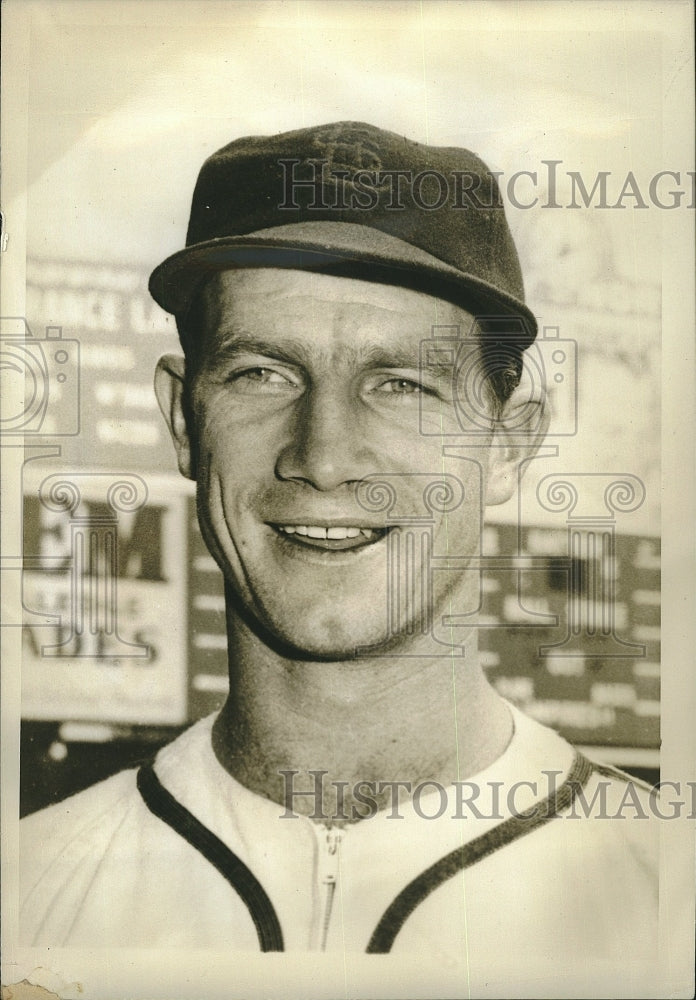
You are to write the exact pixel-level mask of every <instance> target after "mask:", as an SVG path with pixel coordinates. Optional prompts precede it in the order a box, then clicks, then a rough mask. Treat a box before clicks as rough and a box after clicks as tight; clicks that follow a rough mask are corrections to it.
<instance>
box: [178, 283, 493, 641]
mask: <svg viewBox="0 0 696 1000" xmlns="http://www.w3.org/2000/svg"><path fill="white" fill-rule="evenodd" d="M204 295H205V310H204V312H205V318H206V331H205V343H204V350H203V357H202V361H201V363H200V365H199V366H198V369H197V372H196V375H195V378H194V381H193V384H192V387H191V406H192V412H193V421H194V424H195V433H196V436H197V448H196V451H197V456H198V458H197V467H196V469H195V470H194V473H195V477H196V479H197V481H198V505H199V517H200V522H201V529H202V531H203V535H204V537H205V540H206V542H207V544H208V547H209V548H210V550H211V552H212V554H213V556H214V557H215V559H216V560H217V562H218V564H219V565H220V567H221V569H222V571H223V573H224V575H225V578H226V580H227V581H228V590H230V589H231V592H232V593H233V595H234V597H235V601H236V602H237V604H238V605H241V607H242V608H243V609H244V610H245V613H246V614H247V616H248V615H249V614H250V615H251V616H252V617H253V618H254V619H255V620H256V621H257V622H259V623H261V625H262V626H263V627H264V629H265V630H266V631H268V632H270V633H271V635H272V636H274V637H275V639H276V640H280V642H281V643H282V644H284V645H286V646H290V647H292V649H293V650H295V651H296V652H299V653H300V654H301V655H303V656H310V657H311V656H315V657H327V658H332V659H334V658H335V659H344V658H348V657H351V656H353V655H354V654H355V650H356V647H364V646H366V645H371V644H378V643H381V642H383V641H384V640H385V638H386V637H387V635H388V634H389V633H392V636H393V633H394V631H397V632H399V633H401V634H403V635H407V634H409V632H412V631H413V628H414V623H416V624H415V629H416V632H418V631H419V630H420V627H421V624H420V623H421V621H422V620H423V618H424V616H425V617H426V618H427V616H428V615H429V614H430V611H431V609H432V611H433V612H434V614H435V616H436V617H435V620H436V621H438V620H439V617H438V616H440V617H441V616H442V615H443V614H445V613H456V612H457V611H465V610H471V597H470V595H469V596H467V595H466V593H465V592H466V589H467V587H470V585H471V582H472V581H471V579H470V578H471V577H472V575H473V576H475V574H471V573H468V574H462V573H461V572H454V571H444V572H443V571H440V572H435V573H432V572H430V570H429V569H428V566H427V553H426V551H425V549H426V548H427V547H428V546H429V547H430V548H431V551H432V552H433V553H434V554H438V555H448V554H449V555H451V556H452V557H453V558H457V557H458V559H459V561H460V562H461V560H462V559H464V560H466V557H468V556H471V555H472V554H475V553H477V552H478V547H479V540H480V532H481V520H482V517H481V515H482V505H483V484H484V483H485V476H486V472H487V466H488V448H487V447H486V445H487V443H488V439H487V438H481V437H479V438H478V441H477V443H478V445H479V447H476V448H471V449H470V450H469V452H468V453H466V455H461V454H459V455H457V456H456V457H449V458H448V457H444V456H443V443H444V442H445V441H448V442H449V443H452V442H453V441H454V443H456V440H457V439H456V438H454V439H453V438H451V437H450V438H443V437H441V436H439V434H438V433H428V434H424V433H422V429H423V428H424V427H425V428H427V429H429V430H431V431H432V430H433V429H435V430H437V429H441V432H442V434H443V435H446V434H451V433H459V434H461V432H462V430H461V411H460V415H459V419H458V418H457V414H456V412H455V410H456V400H455V399H454V398H453V397H454V395H455V394H454V393H453V386H452V378H451V373H448V371H447V367H446V366H444V367H438V368H433V369H432V370H421V368H420V365H419V354H420V345H421V341H423V340H424V339H426V338H429V337H432V336H433V334H432V328H433V326H434V325H459V327H460V329H461V333H462V335H466V334H468V333H469V331H470V328H471V324H472V317H471V316H469V315H468V314H466V313H463V311H462V310H460V309H458V308H457V307H455V306H453V305H450V304H448V303H445V302H443V301H441V300H438V299H435V298H433V297H431V296H428V295H424V294H421V293H419V292H415V291H411V290H408V289H404V288H399V287H392V286H386V285H380V284H376V283H375V284H373V283H371V282H365V281H358V280H353V279H348V278H338V277H332V276H327V275H314V274H311V273H307V272H301V271H286V270H275V269H260V270H243V271H236V272H233V271H228V272H224V273H222V274H220V275H219V276H217V277H216V278H215V279H214V280H213V281H212V282H211V283H210V284H209V285H208V286H207V288H206V289H205V292H204ZM202 335H203V334H202ZM448 335H449V336H451V335H452V334H451V332H450V333H449V334H448ZM481 445H483V446H484V447H481ZM448 477H449V478H448ZM451 477H456V482H455V480H454V479H453V478H451ZM380 479H381V480H382V482H387V483H388V484H389V486H390V488H391V489H392V490H393V491H395V499H394V502H393V503H391V504H390V505H386V506H387V509H385V504H383V503H382V504H381V505H380V503H379V502H378V501H379V496H380V494H379V493H375V490H378V489H379V488H378V486H377V481H378V480H380ZM445 480H446V481H447V482H448V483H449V485H450V486H456V491H459V495H460V502H459V503H458V505H457V502H456V500H455V501H454V502H453V503H451V504H450V506H456V509H453V510H451V511H450V512H448V513H447V512H445V513H442V512H441V511H439V510H438V503H437V496H436V494H434V495H433V496H435V499H436V502H435V504H434V505H433V504H432V503H431V504H430V505H428V504H427V503H426V502H424V496H425V493H424V491H425V490H426V488H427V487H429V486H431V485H432V486H434V488H435V489H436V490H437V488H438V486H437V484H438V483H439V484H442V483H443V481H445ZM456 491H455V492H456ZM381 496H382V497H384V492H382V494H381ZM439 506H440V507H442V506H443V505H442V503H440V504H439ZM444 506H445V507H446V506H447V504H445V505H444ZM390 512H391V513H390ZM395 517H398V518H399V523H400V524H401V525H402V527H401V528H399V527H398V526H396V525H395V521H394V518H395ZM419 519H420V520H419ZM409 522H410V523H409ZM404 526H405V527H404ZM414 526H415V527H414ZM398 531H401V533H402V534H401V538H402V540H405V535H404V532H406V531H411V532H412V534H413V540H412V542H408V544H405V542H404V544H403V545H401V546H400V553H401V554H400V555H399V556H395V555H394V553H395V551H396V549H395V548H394V537H393V532H398ZM390 534H391V535H392V538H391V540H390ZM424 535H427V536H428V539H427V540H426V541H425V542H423V536H424ZM395 558H398V559H399V560H401V563H400V565H399V566H396V569H395V566H394V560H395ZM390 562H391V566H392V575H391V581H390V574H389V566H390ZM394 573H396V576H395V575H394ZM397 579H398V580H399V581H401V582H400V583H399V584H398V585H397V584H396V583H395V580H397ZM395 586H396V587H397V589H398V588H401V587H403V588H405V590H404V593H403V594H400V595H398V597H397V595H395V594H394V592H393V591H394V588H395ZM395 599H396V600H397V603H399V602H400V608H401V610H400V612H399V614H398V615H396V614H395V613H394V610H393V609H394V601H395ZM390 602H391V605H390ZM462 602H464V603H466V604H467V605H468V606H467V607H463V606H462ZM390 606H391V608H392V611H391V618H389V619H388V615H389V614H390V612H389V608H390ZM388 620H389V621H390V622H391V624H388ZM397 646H398V640H397Z"/></svg>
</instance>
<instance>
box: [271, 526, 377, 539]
mask: <svg viewBox="0 0 696 1000" xmlns="http://www.w3.org/2000/svg"><path fill="white" fill-rule="evenodd" d="M278 528H279V530H280V531H283V532H284V533H285V534H286V535H306V536H307V538H335V539H344V538H357V537H358V536H359V535H364V536H365V538H373V537H374V534H375V533H374V531H373V530H372V528H344V527H338V526H337V527H335V528H321V527H320V526H319V525H318V524H279V525H278Z"/></svg>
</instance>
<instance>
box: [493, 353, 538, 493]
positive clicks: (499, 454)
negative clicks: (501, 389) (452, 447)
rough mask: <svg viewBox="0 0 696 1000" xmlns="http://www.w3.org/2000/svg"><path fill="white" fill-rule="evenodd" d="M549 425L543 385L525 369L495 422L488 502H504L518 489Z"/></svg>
mask: <svg viewBox="0 0 696 1000" xmlns="http://www.w3.org/2000/svg"><path fill="white" fill-rule="evenodd" d="M548 426H549V408H548V405H547V397H546V393H545V392H544V390H543V388H542V387H541V386H538V385H534V384H533V383H532V380H531V378H530V377H529V375H528V374H527V368H526V366H525V367H524V369H523V373H522V378H521V380H520V384H519V385H518V386H517V388H516V389H515V391H514V392H513V393H512V395H511V396H510V398H509V399H508V400H507V402H506V403H505V405H504V406H503V411H502V413H501V414H500V415H499V416H498V417H497V418H496V420H495V421H494V423H493V438H492V440H491V448H490V453H489V460H488V473H487V480H486V505H487V506H495V505H497V504H501V503H505V502H506V501H507V500H509V499H510V497H512V496H513V495H514V493H515V490H516V488H517V484H518V482H519V481H520V478H521V474H520V466H521V465H522V463H523V462H524V468H523V469H522V475H523V474H524V471H525V469H526V466H527V463H528V461H529V459H531V458H533V457H534V455H536V453H537V451H538V450H539V447H540V445H541V443H542V442H543V440H544V438H545V437H546V432H547V430H548Z"/></svg>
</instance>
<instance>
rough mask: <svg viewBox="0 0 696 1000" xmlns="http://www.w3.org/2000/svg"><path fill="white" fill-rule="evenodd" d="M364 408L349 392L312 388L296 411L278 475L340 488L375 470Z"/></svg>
mask: <svg viewBox="0 0 696 1000" xmlns="http://www.w3.org/2000/svg"><path fill="white" fill-rule="evenodd" d="M373 466H374V462H373V461H371V451H370V447H369V445H368V443H367V441H366V437H365V433H364V428H363V427H362V426H361V420H360V414H359V407H358V405H356V404H355V403H354V402H353V401H352V400H351V399H350V398H349V396H348V395H347V394H341V393H340V392H336V391H334V390H331V389H328V388H326V389H317V388H313V389H311V390H310V391H309V392H308V393H307V394H306V395H305V397H304V399H303V401H302V404H301V405H300V406H299V407H298V408H297V410H296V412H295V414H294V422H293V427H292V431H291V437H290V440H289V441H288V443H287V444H286V446H285V447H284V448H283V450H282V451H281V453H280V455H279V456H278V460H277V462H276V474H277V476H278V478H279V479H285V480H295V481H297V482H303V483H307V484H309V485H310V486H313V487H314V488H315V489H317V490H321V491H329V490H335V489H337V488H338V487H340V486H343V485H345V484H346V483H353V482H357V481H359V480H360V479H362V478H363V477H364V476H365V475H367V474H368V473H369V472H373V471H375V470H374V468H373Z"/></svg>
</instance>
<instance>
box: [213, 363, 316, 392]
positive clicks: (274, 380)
mask: <svg viewBox="0 0 696 1000" xmlns="http://www.w3.org/2000/svg"><path fill="white" fill-rule="evenodd" d="M227 382H228V384H230V385H232V386H233V388H234V389H235V391H238V392H245V393H254V392H257V393H261V392H266V393H278V392H292V391H294V390H296V389H298V388H299V382H298V380H297V378H296V377H294V376H293V375H291V374H290V372H282V371H278V369H276V368H267V367H266V366H265V365H256V366H254V367H253V368H244V369H242V370H240V371H235V372H232V374H231V375H229V376H228V378H227Z"/></svg>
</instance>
